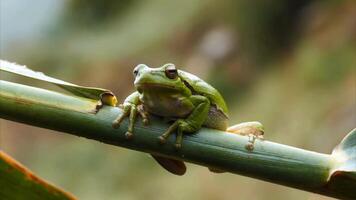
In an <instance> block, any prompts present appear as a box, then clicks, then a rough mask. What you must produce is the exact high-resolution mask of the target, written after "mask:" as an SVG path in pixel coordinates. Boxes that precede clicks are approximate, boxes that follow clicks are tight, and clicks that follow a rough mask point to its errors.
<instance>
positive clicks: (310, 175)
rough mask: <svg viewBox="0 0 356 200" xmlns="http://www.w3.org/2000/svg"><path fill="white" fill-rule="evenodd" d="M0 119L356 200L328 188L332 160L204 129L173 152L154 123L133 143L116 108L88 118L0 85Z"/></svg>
mask: <svg viewBox="0 0 356 200" xmlns="http://www.w3.org/2000/svg"><path fill="white" fill-rule="evenodd" d="M0 88H1V92H0V117H1V118H4V119H8V120H12V121H17V122H22V123H26V124H31V125H34V126H38V127H44V128H48V129H53V130H58V131H62V132H66V133H70V134H74V135H77V136H82V137H86V138H89V139H94V140H98V141H101V142H104V143H108V144H112V145H116V146H121V147H126V148H129V149H133V150H138V151H142V152H147V153H153V154H159V155H161V156H166V157H170V158H175V159H178V160H183V161H187V162H191V163H195V164H199V165H203V166H207V167H213V168H216V169H220V170H223V171H226V172H231V173H235V174H241V175H245V176H249V177H253V178H257V179H261V180H265V181H269V182H273V183H277V184H281V185H286V186H290V187H294V188H299V189H302V190H306V191H310V192H315V193H320V194H324V195H328V196H333V197H337V198H344V199H352V198H356V192H355V191H354V190H352V188H354V186H355V185H356V183H355V181H353V182H351V183H353V184H354V185H353V187H349V188H350V189H348V188H347V187H346V189H345V188H344V189H342V190H340V189H334V188H330V187H328V184H327V183H328V178H329V173H330V170H331V169H332V168H333V167H334V165H335V161H334V159H333V157H332V156H331V155H327V154H321V153H316V152H312V151H306V150H303V149H298V148H295V147H290V146H286V145H282V144H277V143H274V142H270V141H259V140H257V141H256V143H255V149H254V150H253V151H248V150H246V148H245V145H246V144H247V142H248V138H247V137H246V136H240V135H236V134H230V133H226V132H223V131H218V130H213V129H206V128H203V129H201V130H200V131H199V132H197V133H196V134H191V135H185V136H184V138H183V143H182V144H183V147H182V149H181V150H176V149H175V148H174V139H175V138H173V137H170V138H169V140H168V141H167V143H166V144H164V145H161V144H159V142H158V136H159V135H161V134H162V133H163V132H164V131H165V130H166V129H167V128H168V124H166V123H164V122H162V120H159V119H157V118H152V119H151V123H150V125H149V126H147V127H145V126H143V124H142V123H141V122H140V119H139V122H137V123H136V125H135V131H134V138H133V139H132V140H127V139H126V138H125V132H126V130H127V120H125V121H124V122H123V124H122V125H121V127H120V128H118V129H113V128H112V126H111V123H112V121H113V120H114V119H115V118H116V117H117V116H118V115H119V114H120V112H121V110H120V109H119V108H116V107H110V106H104V107H102V108H101V109H100V110H99V112H97V113H96V114H94V113H89V112H86V110H88V109H87V108H88V107H94V106H95V105H96V101H93V100H90V99H85V98H81V97H75V96H69V95H65V94H61V93H57V92H53V91H49V90H44V89H39V88H34V87H29V86H25V85H20V84H16V83H11V82H6V81H1V82H0Z"/></svg>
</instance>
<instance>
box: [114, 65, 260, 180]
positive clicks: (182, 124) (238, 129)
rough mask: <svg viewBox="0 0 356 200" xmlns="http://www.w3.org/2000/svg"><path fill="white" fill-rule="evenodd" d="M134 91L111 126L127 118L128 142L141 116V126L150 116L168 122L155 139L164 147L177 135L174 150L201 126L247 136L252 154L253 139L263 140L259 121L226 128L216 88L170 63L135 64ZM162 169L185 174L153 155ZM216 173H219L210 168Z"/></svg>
mask: <svg viewBox="0 0 356 200" xmlns="http://www.w3.org/2000/svg"><path fill="white" fill-rule="evenodd" d="M133 75H134V79H135V80H134V86H135V89H136V91H135V92H133V93H132V94H131V95H129V96H128V97H127V98H126V99H125V100H124V102H123V104H121V105H120V107H121V108H122V110H123V111H122V113H121V115H119V116H118V117H117V118H116V119H115V120H114V121H113V124H112V126H113V127H114V128H118V127H119V126H120V124H121V122H122V121H123V120H124V119H125V118H127V117H128V118H129V124H128V130H127V132H126V133H125V137H126V138H127V139H132V138H133V137H134V124H135V121H136V120H137V116H138V115H139V116H141V118H142V121H143V124H144V125H148V124H149V117H150V116H151V115H153V116H158V117H162V118H164V119H168V121H171V122H172V123H171V125H170V126H169V127H168V129H167V130H166V131H165V132H164V133H162V134H161V135H160V136H159V137H158V138H157V139H158V141H159V142H160V143H161V144H165V143H166V141H167V139H168V138H169V136H170V135H172V134H173V133H176V140H175V144H174V146H175V148H176V149H178V150H179V149H181V148H182V140H183V135H184V134H193V133H195V132H197V131H198V130H199V129H200V128H201V127H207V128H212V129H217V130H222V131H227V132H231V133H236V134H241V135H248V136H249V140H248V144H246V149H247V150H249V151H252V150H253V148H254V142H255V140H256V139H263V134H264V128H263V125H262V124H261V123H260V122H244V123H240V124H237V125H234V126H231V127H228V121H229V117H228V108H227V105H226V103H225V100H224V98H223V97H222V95H221V94H220V93H219V91H218V90H217V89H215V88H214V87H213V86H211V85H210V84H208V83H207V82H205V81H204V80H202V79H200V78H199V77H197V76H195V75H194V74H191V73H189V72H186V71H183V70H179V69H177V68H176V66H175V65H174V64H172V63H167V64H164V65H163V66H161V67H158V68H151V67H149V66H147V65H145V64H139V65H137V66H136V67H135V68H134V70H133ZM152 156H153V158H154V159H155V160H156V161H157V162H158V163H159V164H160V165H161V166H162V167H164V168H165V169H167V170H168V171H170V172H172V173H173V174H176V175H182V174H184V173H185V170H186V169H185V165H184V163H183V162H182V161H178V160H174V159H171V158H165V157H161V156H158V155H152ZM210 170H211V171H214V172H218V170H214V169H210Z"/></svg>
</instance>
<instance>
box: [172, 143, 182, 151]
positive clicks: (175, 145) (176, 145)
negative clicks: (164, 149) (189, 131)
mask: <svg viewBox="0 0 356 200" xmlns="http://www.w3.org/2000/svg"><path fill="white" fill-rule="evenodd" d="M174 147H175V148H176V149H177V150H179V149H181V148H182V144H181V143H176V144H174Z"/></svg>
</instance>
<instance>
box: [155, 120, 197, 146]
mask: <svg viewBox="0 0 356 200" xmlns="http://www.w3.org/2000/svg"><path fill="white" fill-rule="evenodd" d="M175 131H177V138H176V142H175V145H174V146H175V148H176V149H180V148H181V147H182V139H183V133H184V132H194V131H195V129H194V127H193V126H191V125H190V124H189V123H188V122H187V121H186V120H183V119H178V120H177V121H175V122H174V123H173V124H172V125H171V126H170V127H169V128H168V129H167V131H166V132H165V133H163V134H162V135H161V136H159V137H158V139H159V141H160V143H161V144H164V143H166V140H167V138H168V137H169V136H170V135H171V134H172V133H174V132H175Z"/></svg>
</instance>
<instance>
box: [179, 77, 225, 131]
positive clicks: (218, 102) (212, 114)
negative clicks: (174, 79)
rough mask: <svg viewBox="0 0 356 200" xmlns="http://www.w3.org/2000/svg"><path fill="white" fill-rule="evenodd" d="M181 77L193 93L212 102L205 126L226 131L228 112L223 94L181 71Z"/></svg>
mask: <svg viewBox="0 0 356 200" xmlns="http://www.w3.org/2000/svg"><path fill="white" fill-rule="evenodd" d="M179 77H180V78H181V79H183V80H184V81H185V82H186V84H187V85H188V87H190V89H191V90H192V92H193V93H196V94H199V95H202V96H205V97H207V98H208V99H209V100H210V102H211V104H212V106H211V108H210V110H209V114H208V118H207V120H206V122H205V123H204V126H206V127H210V128H215V129H219V130H226V128H227V121H228V110H227V106H226V103H225V100H224V98H223V97H222V96H221V94H220V93H219V92H218V91H217V90H216V89H215V88H214V87H213V86H211V85H209V84H208V83H207V82H205V81H203V80H202V79H200V78H199V77H197V76H195V75H193V74H191V73H188V72H185V71H181V70H179Z"/></svg>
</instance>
